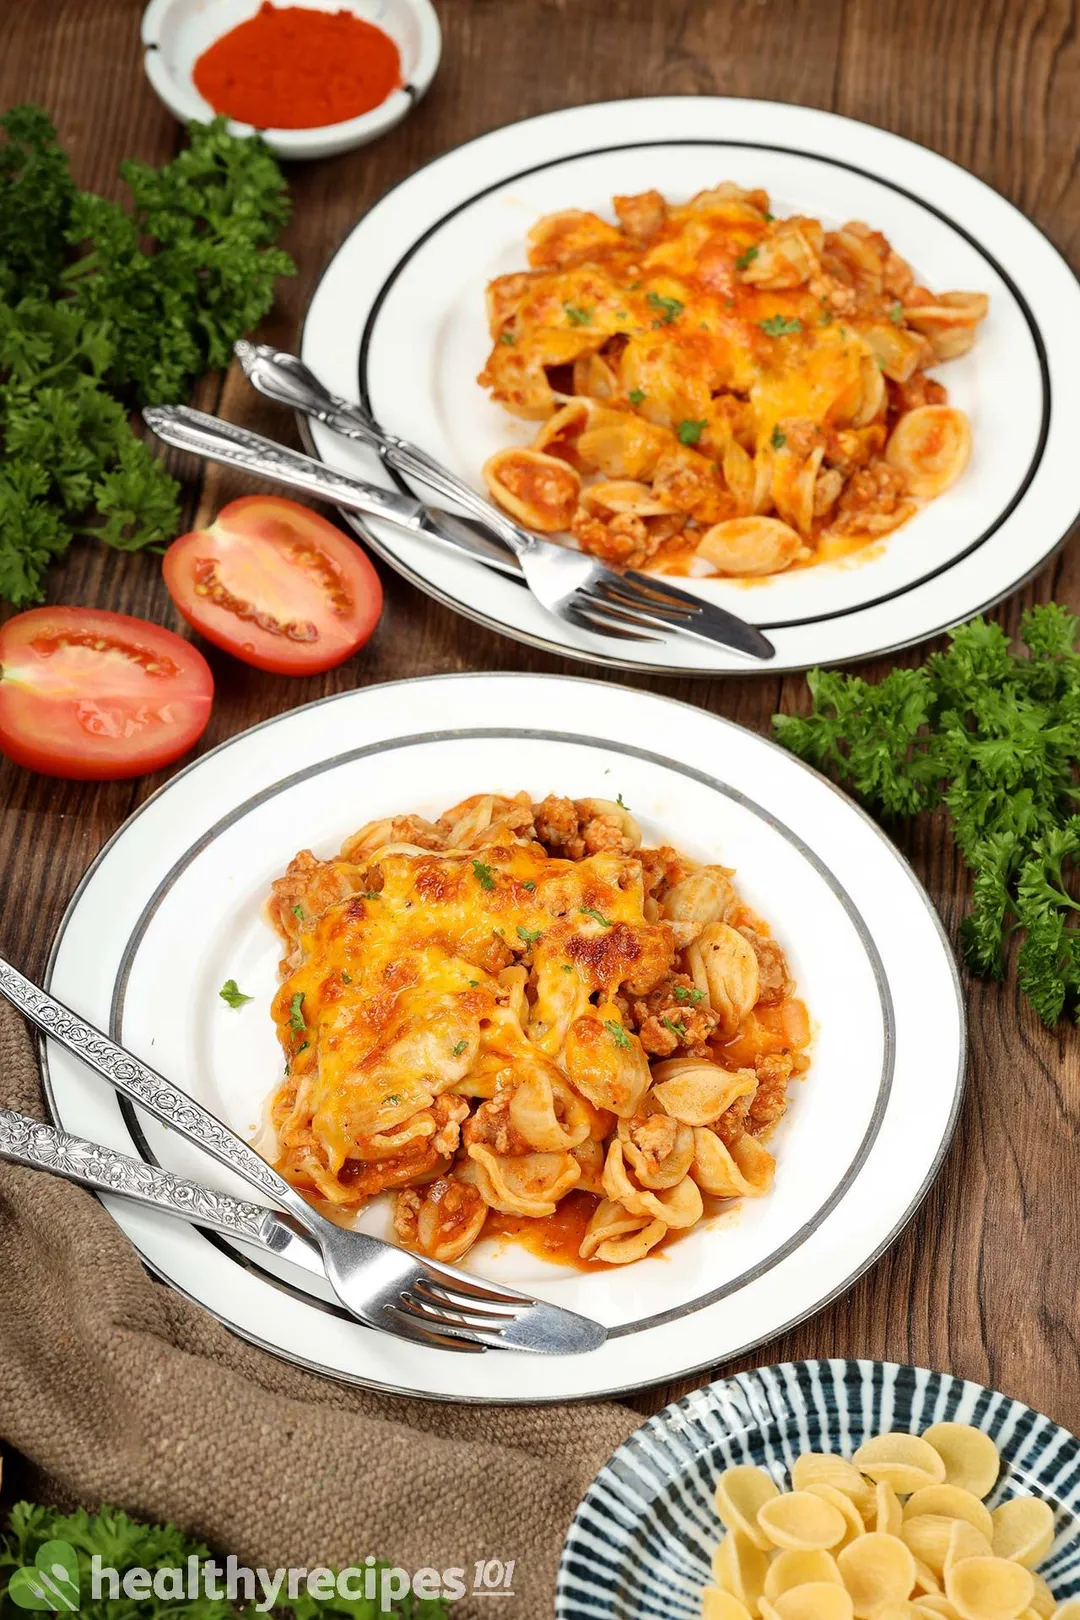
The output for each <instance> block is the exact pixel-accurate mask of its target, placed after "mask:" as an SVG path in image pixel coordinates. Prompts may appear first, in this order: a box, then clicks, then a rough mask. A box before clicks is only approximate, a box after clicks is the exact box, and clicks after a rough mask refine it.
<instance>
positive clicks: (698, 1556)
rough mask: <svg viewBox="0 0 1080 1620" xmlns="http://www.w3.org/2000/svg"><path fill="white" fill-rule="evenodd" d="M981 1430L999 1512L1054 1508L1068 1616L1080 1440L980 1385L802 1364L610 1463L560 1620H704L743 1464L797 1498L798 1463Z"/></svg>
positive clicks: (584, 1507) (576, 1531)
mask: <svg viewBox="0 0 1080 1620" xmlns="http://www.w3.org/2000/svg"><path fill="white" fill-rule="evenodd" d="M944 1420H950V1421H953V1422H957V1423H973V1424H975V1425H976V1427H978V1428H980V1429H983V1430H985V1432H986V1433H987V1434H989V1435H991V1436H992V1437H993V1439H994V1441H995V1443H996V1444H997V1447H998V1450H999V1451H1000V1453H1001V1459H1002V1471H1001V1476H1000V1478H999V1480H998V1483H997V1485H996V1486H995V1487H994V1490H993V1493H992V1494H991V1496H990V1497H989V1498H988V1501H989V1504H990V1506H992V1507H993V1506H996V1505H997V1503H998V1502H1002V1501H1004V1500H1005V1499H1006V1498H1007V1497H1010V1496H1015V1495H1016V1494H1017V1493H1018V1492H1029V1493H1031V1494H1033V1495H1036V1496H1041V1497H1043V1498H1045V1500H1046V1501H1048V1502H1049V1503H1050V1504H1051V1505H1052V1507H1053V1508H1054V1511H1055V1514H1056V1516H1057V1535H1056V1537H1055V1540H1054V1544H1053V1546H1052V1548H1051V1549H1050V1552H1049V1554H1048V1555H1047V1557H1046V1558H1045V1559H1044V1560H1043V1562H1042V1563H1041V1564H1040V1565H1039V1571H1040V1573H1041V1574H1042V1575H1043V1576H1045V1578H1046V1580H1047V1581H1048V1582H1049V1583H1050V1587H1051V1589H1052V1591H1053V1593H1054V1596H1055V1598H1056V1599H1057V1601H1058V1602H1059V1603H1061V1602H1063V1601H1064V1599H1065V1598H1068V1597H1072V1596H1074V1595H1075V1594H1076V1593H1077V1592H1078V1591H1080V1441H1077V1440H1076V1438H1075V1437H1074V1436H1073V1435H1071V1434H1069V1432H1068V1431H1067V1430H1066V1429H1062V1428H1059V1427H1058V1425H1057V1424H1056V1423H1051V1421H1050V1419H1049V1418H1046V1417H1043V1416H1042V1415H1041V1413H1039V1412H1033V1411H1032V1410H1031V1408H1030V1407H1029V1406H1022V1405H1021V1404H1020V1402H1019V1401H1011V1400H1009V1398H1008V1397H1007V1396H1005V1395H999V1394H997V1393H996V1391H994V1390H992V1389H984V1388H983V1386H982V1385H981V1384H971V1383H968V1382H967V1381H966V1380H965V1379H962V1378H952V1377H950V1376H949V1374H947V1373H936V1372H927V1371H926V1370H925V1369H924V1368H921V1367H900V1366H897V1365H896V1363H895V1362H891V1361H796V1362H789V1363H786V1364H785V1365H783V1366H780V1367H761V1368H759V1369H758V1370H757V1371H756V1372H748V1373H736V1374H735V1376H734V1377H733V1378H725V1379H722V1380H720V1381H719V1382H718V1383H715V1384H710V1385H709V1386H708V1387H707V1388H706V1389H698V1390H695V1391H694V1392H693V1394H691V1395H687V1396H685V1397H684V1398H683V1399H682V1400H681V1401H676V1402H675V1403H674V1405H672V1406H669V1407H667V1408H666V1409H665V1410H664V1411H663V1412H660V1413H658V1415H657V1416H656V1417H652V1418H649V1419H648V1421H647V1422H645V1423H643V1424H642V1426H641V1428H640V1429H638V1431H637V1432H636V1434H632V1435H631V1436H630V1438H629V1440H627V1441H626V1443H625V1445H622V1446H620V1447H619V1449H618V1451H617V1452H616V1453H615V1455H614V1456H613V1457H612V1458H611V1460H610V1462H607V1463H605V1464H604V1466H603V1468H601V1470H600V1472H599V1473H598V1474H597V1476H596V1478H595V1480H594V1481H593V1483H592V1484H591V1485H590V1487H589V1489H588V1491H587V1493H586V1495H585V1498H584V1500H583V1501H582V1502H581V1504H580V1506H579V1507H578V1510H577V1513H576V1514H575V1515H574V1522H573V1524H572V1525H571V1526H570V1533H569V1535H568V1536H567V1538H566V1544H565V1546H564V1548H563V1555H562V1563H561V1565H560V1568H559V1582H558V1591H557V1595H556V1603H555V1613H556V1617H557V1620H700V1615H701V1593H702V1588H703V1587H704V1586H705V1584H706V1582H707V1581H708V1580H709V1579H710V1566H709V1560H710V1556H711V1554H712V1550H713V1548H714V1546H715V1545H716V1543H717V1541H718V1539H719V1535H720V1521H719V1519H718V1518H717V1516H716V1511H715V1509H714V1507H713V1487H714V1485H715V1483H716V1480H717V1478H718V1476H719V1475H720V1473H721V1472H722V1471H723V1470H724V1469H725V1468H728V1467H730V1466H731V1465H732V1464H733V1463H757V1464H758V1465H759V1466H761V1467H764V1468H767V1469H768V1470H769V1472H770V1474H772V1476H773V1478H774V1479H775V1480H776V1482H777V1484H779V1485H790V1482H791V1474H790V1470H791V1464H792V1461H793V1459H794V1458H795V1457H797V1456H798V1455H799V1453H800V1452H802V1451H838V1452H841V1453H843V1454H844V1455H845V1456H850V1455H851V1453H852V1452H853V1451H854V1450H855V1448H856V1446H858V1445H860V1444H861V1442H862V1441H863V1440H864V1439H866V1438H867V1437H868V1436H870V1435H872V1434H880V1433H882V1432H883V1431H885V1430H888V1429H906V1430H908V1431H911V1432H919V1431H921V1430H923V1429H926V1428H928V1427H929V1426H930V1424H931V1423H940V1422H942V1421H944Z"/></svg>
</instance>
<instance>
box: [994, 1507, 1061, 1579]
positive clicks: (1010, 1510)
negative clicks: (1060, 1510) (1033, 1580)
mask: <svg viewBox="0 0 1080 1620" xmlns="http://www.w3.org/2000/svg"><path fill="white" fill-rule="evenodd" d="M991 1519H992V1521H993V1537H992V1542H991V1545H992V1547H993V1551H994V1556H995V1558H1012V1559H1015V1560H1016V1562H1017V1563H1018V1564H1023V1565H1024V1566H1025V1568H1027V1569H1031V1568H1033V1566H1034V1565H1035V1564H1037V1563H1039V1562H1040V1560H1041V1559H1043V1558H1045V1557H1046V1554H1047V1553H1048V1552H1049V1551H1050V1543H1051V1542H1052V1541H1053V1539H1054V1510H1053V1508H1051V1506H1050V1504H1049V1503H1048V1502H1044V1501H1043V1500H1042V1499H1041V1497H1038V1496H1014V1497H1013V1498H1012V1500H1011V1501H1009V1502H1002V1504H1001V1506H1000V1507H996V1508H995V1509H994V1511H993V1513H992V1515H991Z"/></svg>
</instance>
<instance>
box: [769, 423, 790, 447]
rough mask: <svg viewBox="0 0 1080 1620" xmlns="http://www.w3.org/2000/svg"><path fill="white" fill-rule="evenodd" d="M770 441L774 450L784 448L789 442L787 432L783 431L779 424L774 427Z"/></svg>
mask: <svg viewBox="0 0 1080 1620" xmlns="http://www.w3.org/2000/svg"><path fill="white" fill-rule="evenodd" d="M769 443H770V444H771V445H772V447H773V449H774V450H782V449H783V448H784V446H785V444H787V434H786V433H781V431H780V427H779V424H777V426H776V427H774V428H773V430H772V438H771V439H770V440H769Z"/></svg>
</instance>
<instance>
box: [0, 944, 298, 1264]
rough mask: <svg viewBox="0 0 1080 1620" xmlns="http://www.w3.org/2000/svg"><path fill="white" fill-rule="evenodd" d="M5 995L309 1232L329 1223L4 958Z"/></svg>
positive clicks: (178, 1094)
mask: <svg viewBox="0 0 1080 1620" xmlns="http://www.w3.org/2000/svg"><path fill="white" fill-rule="evenodd" d="M0 995H3V996H4V997H5V998H6V1000H8V1001H10V1002H11V1004H12V1006H13V1007H15V1008H17V1009H18V1011H19V1012H21V1013H22V1014H23V1016H24V1017H25V1018H28V1019H29V1020H30V1022H31V1023H32V1024H36V1025H37V1027H38V1029H40V1030H42V1031H43V1032H44V1033H45V1034H46V1035H48V1036H50V1037H51V1038H52V1039H53V1040H54V1041H56V1042H58V1044H59V1045H60V1046H63V1047H66V1048H67V1050H68V1051H69V1052H72V1053H74V1055H75V1056H76V1057H77V1058H78V1059H79V1060H80V1062H82V1063H85V1064H86V1065H87V1067H88V1068H91V1069H93V1070H94V1071H95V1073H97V1074H100V1075H101V1077H102V1079H104V1080H107V1081H108V1082H109V1084H110V1086H112V1087H113V1088H114V1090H116V1091H120V1092H123V1094H124V1096H125V1097H130V1098H131V1100H132V1102H137V1103H138V1104H139V1105H140V1107H142V1108H145V1109H146V1111H147V1113H149V1114H153V1115H154V1117H155V1119H159V1120H161V1121H162V1123H163V1124H165V1125H167V1126H168V1127H169V1129H170V1130H172V1131H176V1132H178V1133H179V1135H181V1136H184V1137H186V1138H187V1140H188V1141H189V1142H193V1143H194V1144H195V1146H196V1147H198V1148H202V1150H203V1152H204V1153H209V1154H210V1156H211V1157H212V1158H214V1159H217V1161H218V1163H219V1164H223V1165H225V1166H226V1168H227V1169H229V1170H234V1171H235V1172H236V1174H237V1175H238V1176H242V1177H243V1179H244V1180H245V1181H247V1182H249V1183H250V1185H251V1186H253V1187H257V1188H258V1189H259V1191H260V1192H264V1193H266V1194H267V1195H268V1197H270V1198H273V1199H274V1200H275V1201H276V1202H277V1203H279V1204H284V1205H285V1207H286V1208H287V1209H288V1210H290V1212H291V1213H292V1214H293V1215H295V1216H296V1217H297V1219H298V1220H299V1221H300V1223H301V1225H302V1226H303V1227H305V1229H306V1230H308V1231H310V1232H312V1233H316V1232H318V1231H320V1230H321V1227H322V1225H323V1224H326V1223H324V1222H323V1220H322V1217H321V1216H320V1215H318V1214H317V1213H316V1212H315V1211H314V1210H313V1209H312V1208H311V1206H310V1205H309V1204H307V1203H305V1201H304V1199H303V1198H301V1196H300V1194H299V1193H298V1192H296V1191H295V1190H294V1189H293V1188H292V1187H290V1186H289V1184H288V1182H287V1181H284V1180H283V1179H282V1177H281V1176H279V1175H278V1173H277V1171H276V1170H274V1169H272V1168H271V1166H270V1165H268V1164H267V1162H266V1160H265V1159H263V1158H260V1157H259V1155H258V1154H257V1153H256V1151H255V1149H254V1148H253V1147H250V1146H249V1145H248V1143H247V1142H244V1141H242V1140H241V1138H240V1137H239V1136H236V1135H235V1134H234V1133H233V1132H232V1131H231V1130H230V1129H229V1127H228V1126H227V1125H224V1124H222V1122H221V1120H220V1119H215V1117H214V1115H213V1114H211V1113H210V1112H209V1111H208V1110H207V1109H205V1108H204V1107H203V1106H202V1104H201V1103H198V1102H196V1101H195V1099H194V1098H193V1097H189V1096H188V1095H187V1093H186V1092H184V1091H180V1090H179V1089H178V1088H177V1087H176V1086H174V1085H171V1084H170V1083H169V1081H168V1080H166V1079H165V1078H164V1076H162V1075H160V1074H158V1073H157V1072H156V1070H154V1069H151V1068H150V1067H149V1065H147V1064H145V1063H143V1062H141V1060H140V1059H139V1058H137V1057H134V1056H133V1055H132V1054H131V1053H130V1052H125V1051H124V1048H123V1047H122V1046H117V1045H116V1043H115V1041H111V1040H110V1039H109V1037H108V1036H107V1035H105V1034H103V1033H102V1031H101V1030H100V1029H95V1028H94V1026H93V1025H92V1024H88V1023H86V1021H85V1020H84V1019H82V1018H80V1017H79V1015H78V1014H77V1013H74V1012H72V1010H71V1008H70V1007H65V1006H64V1004H63V1002H61V1001H57V1000H55V999H54V997H52V996H50V995H49V994H47V992H46V991H44V990H40V989H39V988H38V986H37V985H36V984H32V983H31V981H30V980H29V979H27V978H25V977H24V976H23V974H21V973H20V972H19V970H18V968H15V967H13V966H12V965H11V963H10V962H8V961H6V960H5V959H4V958H3V957H2V956H0Z"/></svg>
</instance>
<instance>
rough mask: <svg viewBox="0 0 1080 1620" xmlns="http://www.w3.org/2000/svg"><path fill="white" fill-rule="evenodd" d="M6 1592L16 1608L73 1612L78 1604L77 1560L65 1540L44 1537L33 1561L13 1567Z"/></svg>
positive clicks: (70, 1546)
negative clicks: (45, 1538) (14, 1569)
mask: <svg viewBox="0 0 1080 1620" xmlns="http://www.w3.org/2000/svg"><path fill="white" fill-rule="evenodd" d="M8 1596H9V1597H10V1598H11V1601H12V1602H13V1603H15V1604H17V1605H18V1607H19V1608H20V1609H33V1610H37V1611H39V1612H41V1611H46V1612H48V1611H51V1612H53V1613H57V1612H63V1613H74V1612H75V1611H76V1610H77V1609H78V1607H79V1600H80V1593H79V1561H78V1558H77V1557H76V1555H75V1549H74V1547H73V1546H72V1545H71V1543H70V1542H68V1541H46V1542H44V1543H43V1544H42V1545H41V1546H40V1547H39V1548H38V1550H37V1552H36V1553H35V1555H34V1562H33V1564H32V1565H29V1566H27V1567H26V1568H25V1569H17V1570H16V1571H15V1573H14V1575H13V1576H12V1577H11V1580H10V1582H9V1583H8Z"/></svg>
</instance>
